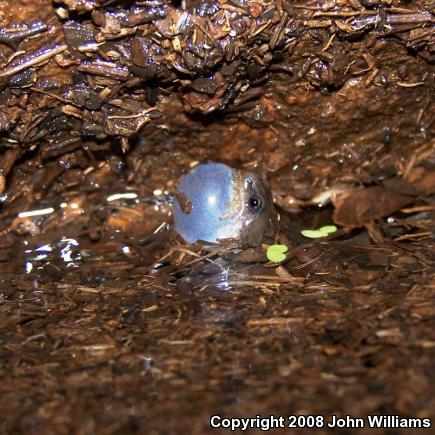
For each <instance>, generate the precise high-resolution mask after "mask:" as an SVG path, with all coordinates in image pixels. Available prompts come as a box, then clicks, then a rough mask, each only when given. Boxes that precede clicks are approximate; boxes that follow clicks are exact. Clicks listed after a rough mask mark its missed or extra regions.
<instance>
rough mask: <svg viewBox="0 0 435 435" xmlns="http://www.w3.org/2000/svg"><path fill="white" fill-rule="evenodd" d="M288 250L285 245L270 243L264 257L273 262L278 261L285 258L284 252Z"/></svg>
mask: <svg viewBox="0 0 435 435" xmlns="http://www.w3.org/2000/svg"><path fill="white" fill-rule="evenodd" d="M287 251H288V247H287V246H286V245H270V246H269V247H268V248H267V251H266V257H267V259H268V260H269V261H272V262H273V263H280V262H281V261H284V260H285V259H286V255H285V253H286V252H287Z"/></svg>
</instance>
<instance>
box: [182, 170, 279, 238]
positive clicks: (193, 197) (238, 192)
mask: <svg viewBox="0 0 435 435" xmlns="http://www.w3.org/2000/svg"><path fill="white" fill-rule="evenodd" d="M186 204H188V207H187V208H186ZM174 223H175V230H176V231H177V232H178V233H179V234H180V236H181V237H182V238H183V239H184V240H185V241H186V242H187V243H194V242H196V241H197V240H203V241H206V242H219V241H220V240H224V239H236V240H240V244H241V245H242V246H255V245H259V244H260V243H261V241H262V239H263V236H264V234H265V232H266V231H267V230H268V229H271V228H273V227H274V225H275V223H276V212H275V209H274V206H273V201H272V195H271V193H270V191H269V190H268V189H267V187H266V186H265V184H264V183H263V182H262V181H261V180H260V179H259V178H258V176H257V175H255V174H253V173H250V172H246V171H241V170H236V169H233V168H230V167H229V166H227V165H225V164H222V163H215V162H211V163H203V164H200V165H198V166H196V167H195V168H194V169H192V170H191V171H190V172H189V173H188V174H187V175H185V176H184V177H182V178H181V179H180V181H179V182H178V185H177V193H176V201H175V205H174Z"/></svg>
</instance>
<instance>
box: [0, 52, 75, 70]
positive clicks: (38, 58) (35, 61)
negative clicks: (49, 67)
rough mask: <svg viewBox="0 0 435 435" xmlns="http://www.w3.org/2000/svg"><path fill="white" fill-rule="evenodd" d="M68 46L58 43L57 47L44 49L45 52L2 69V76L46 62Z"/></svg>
mask: <svg viewBox="0 0 435 435" xmlns="http://www.w3.org/2000/svg"><path fill="white" fill-rule="evenodd" d="M67 48H68V47H67V46H66V45H65V44H64V45H58V46H56V47H53V48H52V49H48V50H46V51H44V52H43V53H41V54H39V55H36V56H35V57H32V58H30V59H28V60H26V61H25V62H23V63H21V64H18V65H15V66H12V67H9V68H5V69H4V70H3V71H0V78H2V77H10V76H13V75H14V74H17V73H19V72H20V71H23V70H25V69H27V68H30V67H32V66H35V65H37V64H38V63H41V62H44V61H46V60H48V59H50V58H51V57H53V56H56V54H59V53H62V52H63V51H65V50H66V49H67Z"/></svg>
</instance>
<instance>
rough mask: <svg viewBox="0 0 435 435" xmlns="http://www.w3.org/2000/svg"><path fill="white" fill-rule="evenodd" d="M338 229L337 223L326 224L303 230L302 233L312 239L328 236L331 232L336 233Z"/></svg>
mask: <svg viewBox="0 0 435 435" xmlns="http://www.w3.org/2000/svg"><path fill="white" fill-rule="evenodd" d="M337 230H338V228H337V227H336V226H335V225H325V226H323V227H321V228H319V229H318V230H303V231H301V234H302V235H303V236H304V237H308V238H310V239H318V238H319V237H326V236H328V235H329V234H332V233H335V232H336V231H337Z"/></svg>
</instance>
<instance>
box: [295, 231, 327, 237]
mask: <svg viewBox="0 0 435 435" xmlns="http://www.w3.org/2000/svg"><path fill="white" fill-rule="evenodd" d="M301 234H302V235H303V236H304V237H308V238H310V239H318V238H319V237H326V236H327V235H328V234H327V233H324V232H323V231H320V230H303V231H301Z"/></svg>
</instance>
